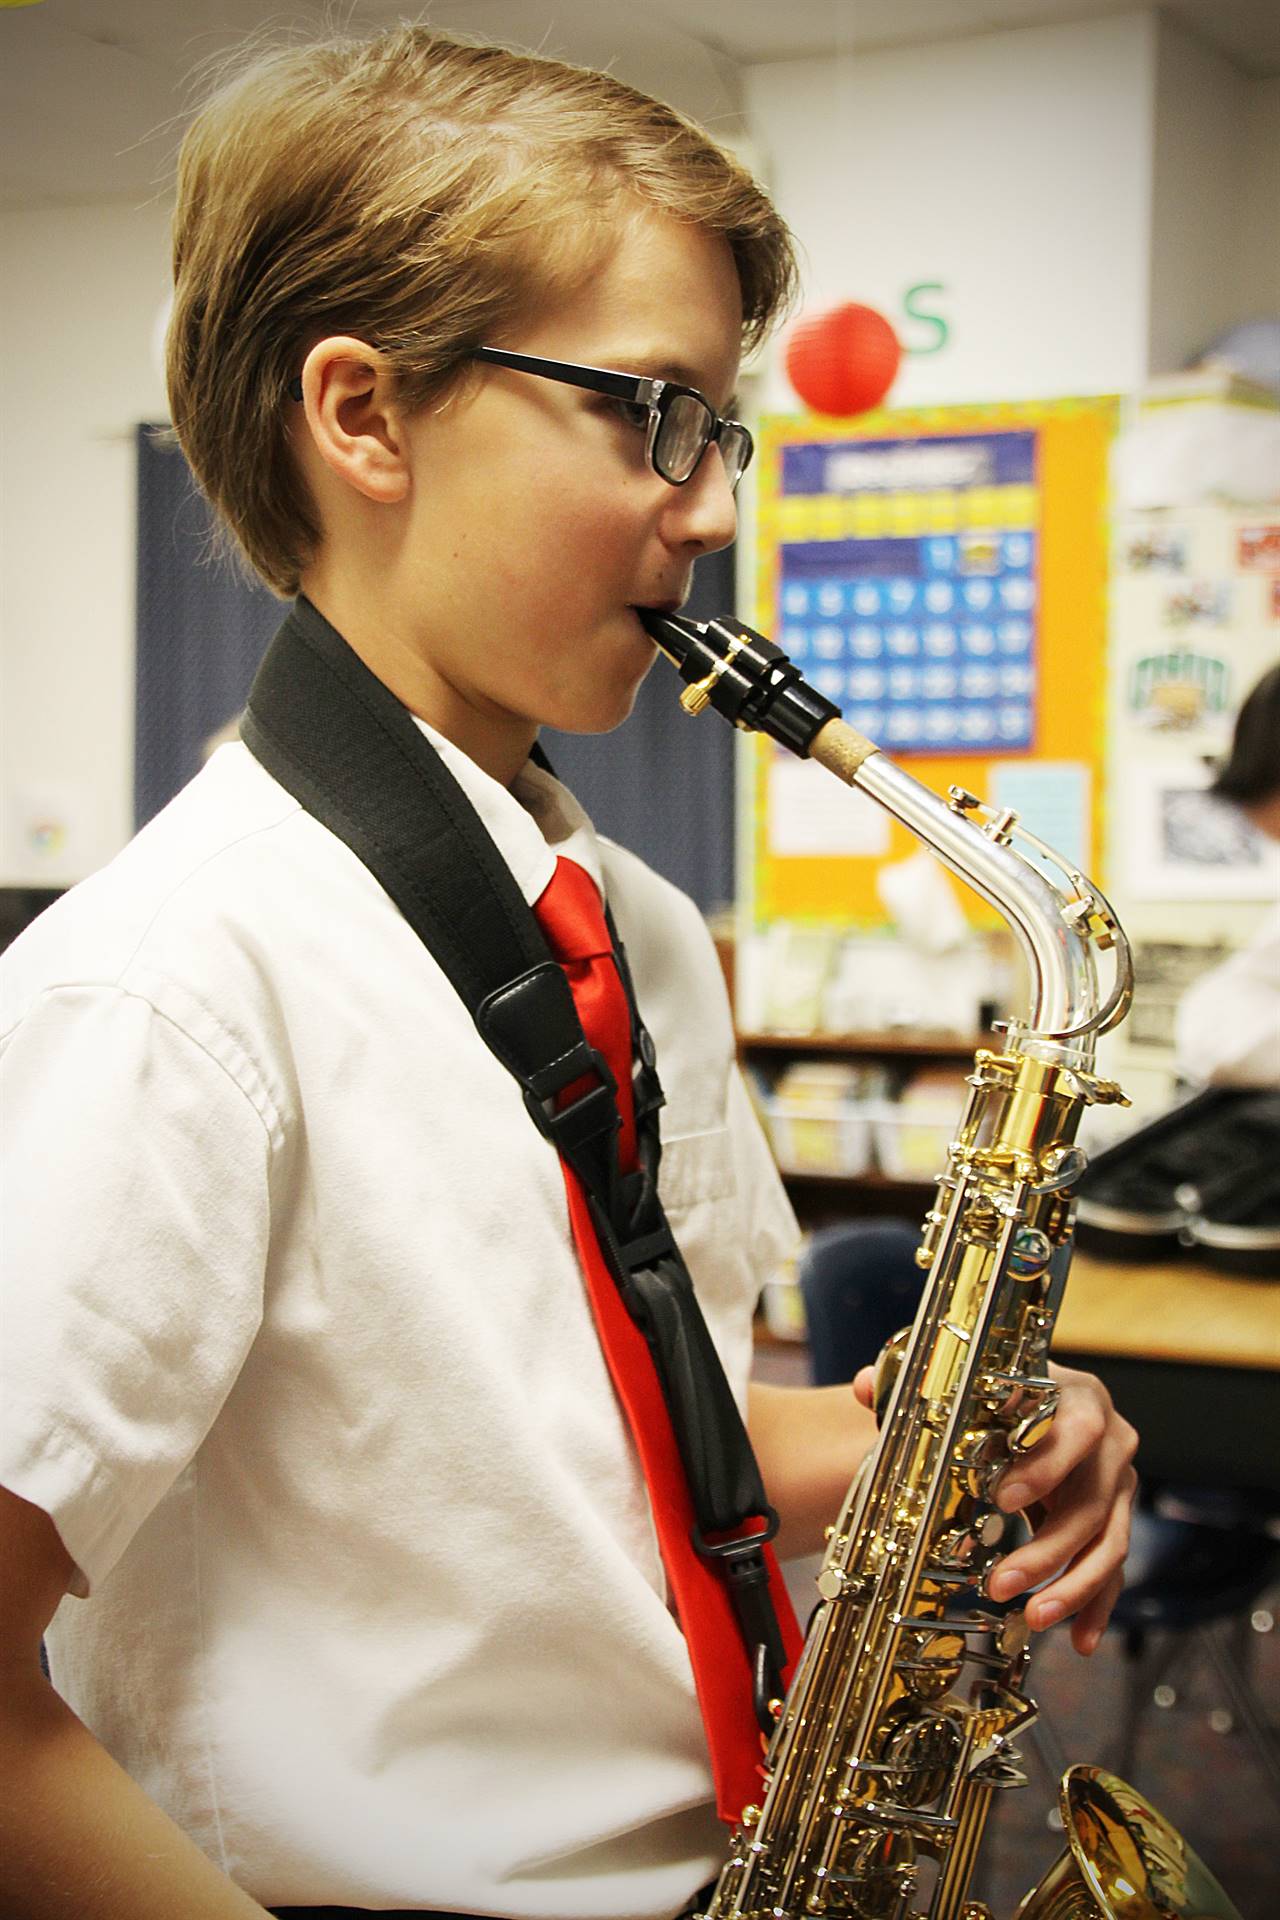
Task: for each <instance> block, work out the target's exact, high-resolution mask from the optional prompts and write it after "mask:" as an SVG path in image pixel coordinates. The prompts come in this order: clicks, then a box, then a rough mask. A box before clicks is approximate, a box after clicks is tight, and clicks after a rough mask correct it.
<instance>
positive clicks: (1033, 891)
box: [810, 720, 1133, 1071]
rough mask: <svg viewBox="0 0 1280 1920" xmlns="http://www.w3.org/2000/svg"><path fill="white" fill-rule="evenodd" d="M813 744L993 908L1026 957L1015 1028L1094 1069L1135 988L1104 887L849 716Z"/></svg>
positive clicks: (1048, 1050) (1011, 819) (1030, 1042)
mask: <svg viewBox="0 0 1280 1920" xmlns="http://www.w3.org/2000/svg"><path fill="white" fill-rule="evenodd" d="M810 751H811V753H812V757H813V758H814V759H815V760H818V761H820V762H821V763H822V764H823V765H824V766H826V767H827V768H828V769H829V770H830V771H832V772H835V773H837V774H838V775H839V776H840V778H842V779H844V780H846V781H847V782H848V784H850V785H852V786H856V787H857V788H859V789H860V790H861V791H862V792H863V793H865V794H867V795H868V797H869V798H870V799H872V800H874V801H875V802H876V803H877V805H879V806H881V807H883V808H884V810H885V811H886V812H887V813H890V814H892V815H893V817H894V818H895V819H896V820H899V821H901V822H902V824H903V826H905V827H907V828H908V829H909V830H910V831H911V832H912V833H913V834H915V835H916V836H917V838H919V839H920V840H922V841H923V842H924V843H925V845H926V846H928V847H929V848H930V850H931V851H932V852H933V853H934V854H936V855H937V857H938V859H940V860H941V861H942V862H943V864H944V865H945V866H947V867H948V868H950V870H951V872H952V873H954V874H956V876H957V877H958V878H959V879H961V880H963V881H964V882H965V883H966V885H968V886H970V887H972V888H973V890H974V892H975V893H977V894H979V895H980V896H981V897H982V899H984V900H986V901H987V902H988V903H989V905H991V906H993V907H994V908H995V910H996V912H997V913H998V914H999V915H1000V916H1001V918H1002V919H1003V920H1004V921H1005V922H1006V923H1007V925H1008V926H1009V928H1010V930H1011V931H1012V933H1013V935H1014V938H1015V939H1016V940H1017V942H1018V945H1019V948H1020V949H1021V951H1022V954H1023V958H1024V959H1025V961H1026V965H1027V973H1028V978H1029V981H1030V1004H1029V1007H1028V1011H1027V1014H1026V1017H1025V1020H1024V1021H1022V1022H1019V1023H1018V1025H1017V1029H1016V1031H1017V1033H1018V1034H1019V1036H1020V1037H1024V1048H1025V1049H1031V1050H1034V1051H1037V1052H1041V1053H1044V1054H1045V1057H1053V1058H1055V1059H1057V1060H1060V1061H1061V1063H1062V1064H1064V1065H1071V1066H1076V1067H1080V1068H1082V1069H1084V1070H1086V1071H1087V1070H1089V1069H1090V1068H1091V1067H1092V1063H1093V1057H1094V1051H1095V1046H1096V1041H1097V1037H1098V1035H1099V1034H1100V1033H1104V1032H1106V1031H1107V1029H1108V1028H1110V1027H1112V1026H1114V1025H1115V1024H1116V1023H1117V1021H1119V1020H1121V1019H1123V1017H1124V1014H1125V1012H1126V1011H1127V1009H1128V1006H1129V1001H1130V999H1131V997H1132V991H1133V970H1132V963H1131V959H1130V954H1129V945H1128V941H1127V940H1126V938H1125V935H1124V931H1123V929H1122V928H1121V926H1120V924H1119V922H1118V921H1117V919H1116V916H1115V914H1114V912H1113V911H1112V909H1111V906H1110V904H1109V903H1108V901H1107V900H1106V898H1105V896H1104V895H1103V894H1102V893H1101V892H1100V891H1099V890H1098V888H1097V887H1095V886H1094V885H1093V883H1092V882H1091V881H1089V880H1087V879H1085V877H1084V875H1083V874H1080V873H1077V872H1075V871H1074V869H1072V868H1070V867H1068V866H1067V865H1066V864H1065V862H1063V861H1061V860H1060V859H1059V857H1058V856H1057V855H1056V854H1055V853H1054V852H1053V850H1052V849H1051V848H1049V847H1046V846H1045V845H1044V843H1043V842H1042V841H1040V840H1038V839H1037V838H1036V837H1035V835H1034V834H1031V833H1028V832H1027V831H1026V829H1025V828H1023V827H1022V826H1021V825H1020V824H1019V822H1018V820H1017V816H1016V815H1015V814H1012V813H1011V812H1009V811H1008V809H995V808H991V807H986V806H984V805H983V804H982V803H981V802H980V801H978V800H977V799H975V797H974V796H973V795H972V794H970V793H966V792H965V791H964V790H963V789H962V788H959V787H953V788H952V789H951V791H950V794H949V796H948V798H947V799H945V800H944V799H943V798H942V797H941V796H940V795H939V794H936V793H935V792H934V791H933V790H932V788H930V787H926V786H925V785H924V784H923V782H921V781H919V780H917V779H915V778H914V776H913V775H911V774H909V773H907V772H906V770H905V769H904V768H902V767H900V766H898V765H897V763H896V762H895V761H893V760H891V759H890V758H889V756H888V755H887V754H885V753H882V752H880V751H879V750H878V749H877V748H875V747H874V746H873V745H872V743H871V742H869V741H867V740H865V739H864V738H863V736H862V735H861V734H858V733H856V732H855V731H854V729H853V728H851V727H847V726H846V725H845V724H844V722H843V721H841V720H831V721H829V722H828V723H827V725H826V726H825V727H823V728H822V729H821V730H820V731H819V732H818V733H817V734H816V735H815V737H814V740H813V742H812V744H811V748H810ZM1015 837H1016V838H1018V839H1020V840H1022V841H1024V842H1025V843H1027V844H1028V845H1029V846H1030V847H1031V848H1032V849H1033V850H1034V851H1035V852H1036V853H1037V854H1038V855H1040V856H1041V857H1042V858H1043V859H1045V860H1046V861H1049V862H1052V863H1053V864H1054V865H1055V866H1056V867H1057V868H1058V870H1059V873H1060V874H1061V876H1062V878H1061V880H1060V881H1055V880H1054V879H1052V878H1050V876H1049V874H1048V873H1046V872H1045V871H1043V870H1042V868H1041V867H1040V866H1039V865H1037V864H1035V863H1034V862H1033V861H1032V860H1030V859H1028V858H1027V857H1026V854H1024V853H1023V852H1022V851H1021V850H1020V849H1019V848H1018V847H1017V846H1015V845H1014V844H1013V842H1014V840H1015ZM1103 949H1110V950H1111V951H1112V953H1113V956H1114V968H1113V979H1112V984H1111V988H1110V991H1109V993H1108V994H1107V996H1106V998H1105V999H1104V998H1103V997H1102V995H1101V993H1100V988H1099V968H1098V954H1099V952H1100V951H1102V950H1103Z"/></svg>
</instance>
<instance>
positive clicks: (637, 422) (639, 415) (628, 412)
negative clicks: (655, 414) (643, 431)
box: [617, 400, 649, 427]
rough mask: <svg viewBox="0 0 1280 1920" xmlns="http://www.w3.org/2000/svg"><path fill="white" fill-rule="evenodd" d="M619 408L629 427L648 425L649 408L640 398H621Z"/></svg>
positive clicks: (618, 403)
mask: <svg viewBox="0 0 1280 1920" xmlns="http://www.w3.org/2000/svg"><path fill="white" fill-rule="evenodd" d="M617 408H618V412H619V413H620V414H621V415H622V418H623V419H624V420H625V421H626V423H627V425H628V426H629V427H647V426H648V424H649V409H648V407H646V406H644V405H643V404H642V403H641V402H640V401H639V400H619V401H618V402H617Z"/></svg>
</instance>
